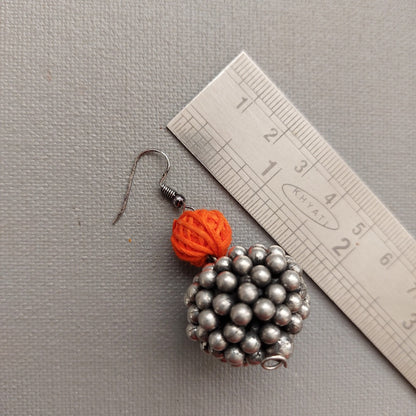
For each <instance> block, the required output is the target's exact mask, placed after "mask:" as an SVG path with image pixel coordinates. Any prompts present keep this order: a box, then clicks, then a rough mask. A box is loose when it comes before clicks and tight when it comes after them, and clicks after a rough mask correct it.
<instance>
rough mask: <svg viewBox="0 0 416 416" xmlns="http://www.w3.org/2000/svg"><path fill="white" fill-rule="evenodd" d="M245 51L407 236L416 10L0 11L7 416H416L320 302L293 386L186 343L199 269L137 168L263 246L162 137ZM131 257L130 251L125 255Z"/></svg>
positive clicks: (0, 383) (2, 337)
mask: <svg viewBox="0 0 416 416" xmlns="http://www.w3.org/2000/svg"><path fill="white" fill-rule="evenodd" d="M242 49H245V50H246V51H247V52H248V54H249V55H250V56H251V57H252V58H253V59H254V60H255V61H256V62H257V63H258V64H259V65H260V66H261V67H262V68H263V69H264V70H265V71H266V72H267V73H268V74H269V76H270V77H271V78H272V79H273V80H274V81H275V82H276V84H277V85H278V86H279V87H280V88H281V89H282V90H283V91H284V92H285V93H286V95H287V96H288V97H289V98H290V99H291V100H292V101H293V102H294V104H295V105H296V106H297V107H298V108H299V109H300V110H301V111H302V112H303V113H304V114H305V115H306V116H307V118H308V119H309V120H310V121H311V122H312V124H314V125H315V127H316V128H317V129H318V130H319V131H320V132H321V133H322V134H323V135H324V137H326V138H327V139H328V141H329V142H330V143H331V144H332V145H333V146H334V147H335V148H336V149H337V150H338V151H339V153H340V154H341V155H342V156H343V157H344V158H345V159H346V160H347V162H348V163H349V164H350V165H351V166H352V167H353V168H354V169H355V171H356V172H357V173H358V174H359V175H360V176H361V177H362V178H363V179H364V180H365V181H366V182H367V183H368V184H369V185H370V187H371V188H372V189H373V190H374V191H375V193H376V194H377V195H378V196H379V197H380V198H381V199H382V200H383V201H384V202H385V203H386V205H387V206H388V207H389V208H390V209H391V210H392V211H393V212H394V213H395V214H396V215H397V217H398V218H399V219H400V220H401V221H402V223H403V224H404V225H405V226H406V227H407V228H408V230H409V231H410V232H411V233H412V234H413V235H415V234H416V223H415V205H416V187H415V179H414V178H415V168H416V164H415V157H416V145H415V127H416V124H415V123H416V114H415V108H416V94H415V93H416V91H415V85H416V83H415V81H416V80H415V77H416V4H415V2H414V1H413V0H408V1H397V0H390V1H355V0H352V1H348V2H341V1H340V2H334V1H332V0H320V1H314V2H309V1H292V2H286V1H271V0H270V1H261V2H257V1H250V2H249V1H210V2H206V1H189V0H188V1H179V0H175V1H167V0H165V1H149V0H146V1H143V0H126V1H115V0H102V1H99V0H96V1H91V0H89V1H81V0H80V1H74V0H72V1H65V2H64V1H46V0H38V1H32V2H28V1H23V0H10V1H7V0H6V1H1V2H0V143H1V149H0V150H1V154H0V155H1V160H0V162H1V163H0V209H1V216H0V414H1V415H5V416H6V415H15V416H23V415H33V416H35V415H36V416H37V415H39V416H46V415H59V416H61V415H62V416H66V415H82V416H84V415H85V416H94V415H97V416H98V415H99V416H104V415H117V416H119V415H226V416H232V415H241V416H244V415H250V416H252V415H277V414H279V415H323V416H326V415H328V416H334V415H370V416H371V415H377V416H379V415H414V414H415V413H416V395H415V391H414V389H413V388H412V387H411V386H410V384H408V383H407V382H406V381H405V380H404V379H403V378H402V376H401V375H400V374H399V373H398V372H397V371H396V370H395V369H394V368H393V367H392V366H391V365H390V364H389V362H388V361H387V360H386V359H385V358H384V357H383V356H382V355H381V354H380V353H378V352H377V350H376V349H375V348H374V347H373V346H372V344H371V343H369V342H368V341H367V339H366V338H365V337H364V336H363V335H362V334H361V333H360V332H359V331H358V330H357V329H356V328H355V327H354V326H353V325H352V324H351V323H350V322H349V321H348V319H346V318H345V316H344V315H343V314H342V313H341V312H340V311H339V310H338V309H337V307H336V306H334V305H333V303H332V302H331V301H330V300H329V299H327V298H326V297H325V296H324V295H323V294H322V293H321V292H320V290H319V289H318V288H317V287H316V286H315V285H314V284H313V283H311V282H310V283H309V286H310V290H311V294H312V301H313V303H312V305H313V311H312V315H311V317H310V319H309V320H308V321H307V325H306V327H305V329H304V331H303V332H302V333H301V334H300V335H299V337H298V339H297V344H296V349H295V354H294V356H293V357H292V359H291V360H290V363H289V369H288V370H282V371H279V372H264V371H262V370H261V369H259V368H247V369H232V368H229V367H228V366H224V365H222V364H221V363H219V362H217V361H216V360H213V359H212V358H211V357H208V356H206V355H205V354H202V353H201V352H200V351H199V349H198V347H197V345H195V344H193V343H191V342H188V340H187V339H186V337H185V335H184V326H185V308H184V307H183V303H182V298H183V296H182V293H183V291H184V290H185V288H186V287H187V285H188V283H189V282H190V279H191V278H192V276H193V274H194V272H195V270H194V269H192V268H191V267H190V266H186V265H185V264H182V263H181V262H180V261H179V260H176V259H175V257H174V255H173V254H172V251H171V249H170V247H169V234H170V224H171V221H172V219H173V218H174V216H175V215H176V213H175V212H174V210H173V209H172V208H171V207H170V206H169V205H168V204H167V203H166V202H165V201H163V200H162V198H161V196H160V194H159V193H158V190H157V181H158V178H159V175H160V172H161V170H162V169H163V166H164V163H163V161H162V160H160V159H159V158H157V157H154V156H150V157H148V158H146V159H145V160H143V163H142V164H141V166H140V171H139V174H141V175H142V177H141V178H140V179H139V180H137V181H136V183H135V187H134V190H133V197H132V199H131V201H130V205H129V208H128V213H127V215H126V216H125V217H124V218H123V219H122V221H121V222H120V223H119V224H118V225H117V226H116V227H112V226H111V220H112V218H113V217H114V215H115V213H116V211H117V209H118V208H119V204H120V202H121V198H122V193H123V192H124V190H125V185H126V180H127V176H128V172H129V169H130V164H131V161H132V160H133V158H134V155H135V154H136V153H137V152H138V151H141V150H144V149H146V148H149V147H156V148H160V149H162V150H164V151H166V152H167V153H168V154H169V155H170V157H171V159H172V163H173V170H172V174H171V175H170V183H171V184H174V185H175V186H176V187H177V188H179V189H180V190H181V191H183V192H184V193H185V194H186V195H187V196H188V199H189V200H190V201H191V202H192V205H194V206H197V207H208V208H217V209H220V210H222V211H223V212H224V213H225V215H226V216H227V217H228V219H229V221H230V223H231V225H232V227H233V228H234V241H235V242H239V243H242V244H244V245H250V244H251V243H254V242H256V241H259V242H260V241H262V242H265V243H269V242H270V240H269V239H268V237H267V235H266V233H265V232H264V231H263V230H261V229H260V228H259V227H258V226H257V225H256V224H255V222H254V221H253V220H252V219H250V218H249V217H248V215H247V214H246V213H245V212H243V210H242V209H241V208H240V207H239V206H238V205H237V204H236V203H235V202H234V201H233V200H232V199H231V198H230V197H229V196H228V195H227V193H226V192H225V191H224V190H223V189H222V188H221V187H220V186H219V185H218V184H217V183H216V181H215V180H214V179H213V178H212V177H210V176H209V174H208V173H207V172H206V171H204V169H203V168H202V167H201V166H200V165H199V164H198V162H197V161H196V160H194V159H193V158H192V157H191V155H190V154H189V153H187V151H186V150H185V149H184V148H183V147H182V146H181V145H180V144H179V143H178V142H177V140H176V139H175V138H174V137H172V136H171V135H170V134H169V133H168V132H167V130H166V129H165V126H166V124H167V122H168V121H169V120H170V119H171V118H172V117H173V116H174V115H175V114H176V113H177V112H178V111H179V110H180V109H181V108H182V107H183V106H184V105H185V104H186V103H187V102H188V101H189V100H190V99H191V98H193V97H194V96H195V94H196V93H198V92H199V91H200V90H201V88H202V87H204V86H205V85H206V84H207V83H208V82H209V81H210V80H211V79H212V78H213V77H214V76H215V75H216V74H217V73H218V72H219V71H220V70H221V69H222V68H223V67H224V66H225V65H226V64H228V63H229V62H230V61H231V59H232V58H234V57H235V56H236V55H237V54H238V53H239V52H240V51H241V50H242ZM129 238H131V239H132V242H131V243H129V242H128V240H129Z"/></svg>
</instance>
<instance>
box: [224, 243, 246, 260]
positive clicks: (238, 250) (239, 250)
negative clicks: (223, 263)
mask: <svg viewBox="0 0 416 416" xmlns="http://www.w3.org/2000/svg"><path fill="white" fill-rule="evenodd" d="M246 254H247V250H246V249H245V248H244V247H242V246H234V247H231V248H230V249H229V250H228V257H230V258H231V260H234V259H235V258H236V257H237V256H245V255H246Z"/></svg>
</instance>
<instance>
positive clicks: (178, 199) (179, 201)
mask: <svg viewBox="0 0 416 416" xmlns="http://www.w3.org/2000/svg"><path fill="white" fill-rule="evenodd" d="M149 153H158V154H160V155H162V156H163V157H164V158H165V159H166V169H165V171H164V172H163V175H162V177H161V178H160V181H159V186H160V191H161V192H162V194H163V196H164V197H165V198H167V199H169V200H171V201H172V203H173V206H174V207H176V208H179V209H181V208H182V209H185V208H186V206H185V197H184V196H183V195H181V194H179V193H178V192H176V191H175V190H174V189H173V188H171V187H170V186H168V185H166V183H165V182H166V178H167V176H168V173H169V170H170V166H171V165H170V161H169V158H168V156H167V155H166V153H164V152H162V151H161V150H157V149H148V150H145V151H144V152H142V153H140V154H139V155H137V156H136V158H135V159H134V162H133V166H132V168H131V172H130V176H129V181H128V184H127V190H126V193H125V194H124V199H123V203H122V205H121V208H120V211H119V212H118V214H117V216H116V218H115V219H114V221H113V225H114V224H116V222H117V221H118V220H119V219H120V218H121V216H122V215H123V214H124V211H125V210H126V208H127V202H128V200H129V196H130V192H131V187H132V185H133V179H134V174H135V173H136V168H137V164H138V163H139V160H140V158H141V157H142V156H144V155H147V154H149ZM189 208H190V207H189ZM190 209H192V208H190Z"/></svg>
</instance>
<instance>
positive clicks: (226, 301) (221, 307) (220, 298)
mask: <svg viewBox="0 0 416 416" xmlns="http://www.w3.org/2000/svg"><path fill="white" fill-rule="evenodd" d="M233 305H234V301H233V299H232V297H231V296H230V295H229V294H227V293H220V294H219V295H217V296H215V298H214V299H213V300H212V308H213V309H214V311H215V313H216V314H217V315H221V316H225V315H228V314H229V313H230V310H231V307H232V306H233Z"/></svg>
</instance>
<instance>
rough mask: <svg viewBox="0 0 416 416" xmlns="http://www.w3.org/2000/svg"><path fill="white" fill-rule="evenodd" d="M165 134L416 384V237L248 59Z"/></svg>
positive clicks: (228, 70) (213, 84) (229, 71)
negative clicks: (415, 237)
mask: <svg viewBox="0 0 416 416" xmlns="http://www.w3.org/2000/svg"><path fill="white" fill-rule="evenodd" d="M168 128H169V130H171V132H172V133H173V134H174V135H175V136H176V137H177V138H178V139H179V140H180V141H181V142H182V143H183V144H184V145H185V146H186V147H187V148H188V150H190V152H191V153H193V155H194V156H195V157H196V158H197V159H198V160H199V161H200V162H201V163H202V164H203V165H204V166H205V167H206V168H207V169H208V170H209V172H211V174H212V175H213V176H214V177H215V178H216V179H217V180H218V181H219V182H220V183H221V184H222V185H223V186H224V187H225V189H226V190H227V191H228V192H229V193H230V194H231V195H232V196H233V197H234V198H235V199H236V200H237V201H238V202H239V203H240V204H241V205H242V206H243V207H244V208H245V209H246V210H247V211H248V212H249V214H250V215H251V216H252V217H253V218H254V219H255V220H256V221H257V222H258V223H259V224H260V225H261V226H262V227H263V228H264V229H265V230H266V231H267V232H268V233H269V234H270V235H271V236H272V237H273V238H274V239H275V240H276V241H278V242H279V244H281V245H282V247H283V248H284V249H285V250H286V251H287V252H288V253H289V254H290V255H293V256H294V257H295V258H296V259H298V260H299V262H300V263H301V264H302V265H303V267H304V270H305V271H306V273H307V274H308V275H309V276H310V277H311V278H312V279H313V280H314V281H315V282H316V283H317V284H318V285H319V286H320V287H321V288H322V289H323V290H324V292H325V293H326V294H327V295H328V296H329V297H330V298H331V299H332V300H333V301H334V302H335V303H336V304H337V305H338V307H339V308H341V310H342V311H343V312H344V313H345V314H346V315H347V316H348V317H349V318H350V319H351V320H352V321H353V322H354V324H355V325H357V326H358V328H360V330H361V331H362V332H363V333H364V334H365V335H366V336H367V337H368V338H369V339H370V340H371V341H372V342H373V343H374V345H375V346H376V347H377V348H378V349H379V350H380V351H381V352H382V353H383V354H384V355H385V356H386V357H387V358H388V359H389V360H390V361H391V362H392V363H393V364H394V365H395V366H396V367H397V369H398V370H399V371H400V372H401V373H402V374H403V375H404V376H405V377H406V378H407V379H408V380H409V382H410V383H411V384H412V385H413V386H415V387H416V241H415V240H414V239H413V238H412V237H411V236H410V235H409V234H408V233H407V231H406V230H405V229H404V228H403V227H402V226H401V225H400V223H399V222H398V221H397V220H396V219H395V218H394V217H393V215H392V214H391V213H390V212H389V211H388V210H387V208H386V207H385V206H383V204H382V203H381V202H380V201H379V200H378V199H377V197H376V196H375V195H374V194H373V193H372V192H371V191H370V189H369V188H368V187H367V186H366V185H365V184H364V183H363V182H362V181H361V180H360V179H359V178H358V177H357V176H356V175H355V173H354V172H353V171H352V170H351V169H350V168H349V167H348V165H347V164H346V163H345V162H344V161H343V160H342V159H341V158H340V156H339V155H338V154H337V153H336V152H335V151H334V150H333V148H332V147H331V146H330V145H329V144H328V143H327V142H326V141H325V139H324V138H323V137H322V136H320V134H319V133H318V132H317V131H316V130H315V129H314V127H313V126H312V125H311V124H310V123H309V122H308V121H307V120H306V119H305V118H304V116H303V115H302V114H301V113H300V112H299V111H298V110H297V109H296V108H295V107H294V106H293V104H291V103H290V102H289V100H288V99H287V98H286V97H285V96H284V95H283V93H282V92H281V91H280V90H279V89H278V88H277V87H276V85H274V84H273V82H271V81H270V79H269V78H268V77H267V76H266V75H265V74H264V73H263V72H262V71H261V69H260V68H259V67H258V66H257V65H256V64H255V63H254V62H253V61H252V60H251V59H250V58H249V57H248V56H247V54H246V53H244V52H242V53H241V54H240V55H239V56H237V58H235V59H234V61H232V62H231V63H230V64H229V65H228V66H227V67H226V68H225V69H224V70H223V71H222V72H221V73H220V74H219V75H218V76H217V77H216V78H215V79H214V80H213V81H212V82H211V83H210V84H209V85H208V86H207V87H206V88H205V89H204V90H203V91H202V92H201V93H199V94H198V95H197V96H196V97H195V98H194V99H193V100H192V101H191V102H190V103H189V104H188V105H187V106H186V107H185V108H184V109H183V110H182V111H181V112H180V113H179V114H178V115H177V116H176V117H175V118H174V119H173V120H171V121H170V123H169V124H168Z"/></svg>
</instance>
